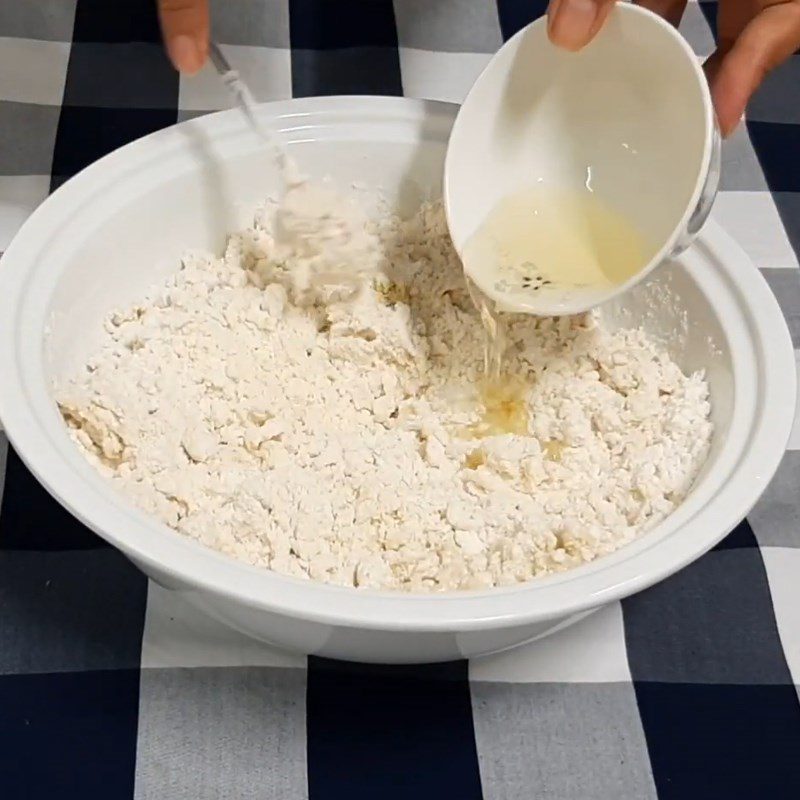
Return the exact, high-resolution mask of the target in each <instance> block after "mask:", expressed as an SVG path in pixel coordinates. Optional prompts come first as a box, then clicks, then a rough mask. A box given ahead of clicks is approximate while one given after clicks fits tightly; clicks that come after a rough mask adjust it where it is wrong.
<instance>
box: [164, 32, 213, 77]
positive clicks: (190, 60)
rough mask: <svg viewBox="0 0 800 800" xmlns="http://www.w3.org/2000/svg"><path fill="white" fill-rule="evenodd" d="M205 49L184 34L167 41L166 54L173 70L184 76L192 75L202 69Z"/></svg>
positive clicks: (195, 40)
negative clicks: (173, 67)
mask: <svg viewBox="0 0 800 800" xmlns="http://www.w3.org/2000/svg"><path fill="white" fill-rule="evenodd" d="M206 51H207V47H204V46H203V45H202V43H201V42H199V41H198V40H197V39H195V38H193V37H191V36H187V35H186V34H185V33H181V34H178V35H177V36H173V37H172V38H171V39H169V40H168V41H167V52H168V54H169V58H170V61H172V63H173V65H174V66H175V69H177V70H178V72H181V73H183V74H185V75H194V74H196V73H197V72H199V71H200V70H201V69H202V68H203V64H205V61H206Z"/></svg>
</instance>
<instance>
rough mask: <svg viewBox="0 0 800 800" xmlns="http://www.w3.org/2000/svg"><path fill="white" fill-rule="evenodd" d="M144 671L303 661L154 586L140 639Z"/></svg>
mask: <svg viewBox="0 0 800 800" xmlns="http://www.w3.org/2000/svg"><path fill="white" fill-rule="evenodd" d="M141 663H142V668H143V669H146V668H156V667H262V666H263V667H299V668H301V669H304V668H305V666H306V659H305V657H304V656H298V655H293V654H290V653H285V652H283V651H281V650H276V649H274V648H272V647H270V646H269V645H266V644H262V643H261V642H258V641H256V640H255V639H251V638H250V637H249V636H245V635H244V634H242V633H238V632H237V631H235V630H233V628H229V627H227V626H226V625H223V624H222V623H221V622H217V621H216V620H213V619H212V618H211V617H209V616H207V615H206V614H205V613H204V612H202V611H200V610H199V609H196V608H195V607H194V606H192V605H190V604H189V603H188V602H187V601H186V600H185V599H184V598H183V597H181V596H180V595H179V594H178V593H177V592H172V591H169V590H168V589H164V588H162V587H160V586H158V585H157V584H155V583H153V582H152V581H151V582H150V584H149V585H148V591H147V612H146V616H145V624H144V634H143V636H142V662H141Z"/></svg>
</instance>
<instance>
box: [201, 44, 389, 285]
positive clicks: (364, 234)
mask: <svg viewBox="0 0 800 800" xmlns="http://www.w3.org/2000/svg"><path fill="white" fill-rule="evenodd" d="M209 57H210V59H211V63H212V64H213V65H214V68H215V69H216V70H217V72H218V73H219V76H220V78H221V79H222V82H223V83H224V84H225V86H226V88H227V89H228V92H229V93H230V95H231V98H232V99H233V102H234V105H235V106H236V107H237V108H238V109H239V110H240V111H241V112H242V114H243V115H244V116H245V118H246V119H247V123H248V125H249V126H250V128H251V129H252V130H253V131H254V132H255V133H256V134H257V135H258V136H259V137H260V138H261V139H263V140H264V141H265V142H266V143H267V145H268V146H269V148H270V149H271V150H272V152H273V153H274V156H275V159H276V161H277V163H278V166H279V168H280V172H281V177H282V178H283V184H284V186H283V189H284V191H283V197H282V198H281V202H280V203H279V204H278V209H277V212H276V215H275V223H276V224H275V234H276V241H277V243H278V244H279V245H281V246H282V247H284V248H285V249H286V251H287V254H290V255H292V256H294V258H292V262H293V266H294V269H293V270H292V276H291V277H292V282H293V285H294V288H295V290H296V291H297V292H298V293H300V294H302V293H305V292H307V291H308V290H310V289H312V288H313V287H314V286H317V287H319V286H330V285H337V286H344V287H346V288H348V289H350V290H351V292H352V293H355V292H357V291H358V290H359V289H360V288H361V286H362V285H363V284H364V281H365V278H366V277H367V276H368V275H369V276H371V275H372V274H373V273H374V272H375V270H376V269H377V255H376V254H377V247H376V242H375V237H374V236H372V235H371V234H370V233H368V231H367V218H366V217H365V215H364V214H363V212H362V211H361V210H360V209H359V208H358V207H357V205H356V204H355V203H354V202H353V200H352V199H351V198H348V197H345V196H343V195H342V194H341V193H340V192H338V191H336V189H334V188H333V186H331V185H330V184H329V183H316V182H312V181H310V180H309V178H308V176H307V175H304V174H303V173H302V172H301V171H300V169H299V167H298V166H297V163H296V162H295V161H294V159H293V158H292V157H291V156H290V155H289V154H288V153H287V152H286V149H285V148H284V147H283V146H281V145H280V144H279V142H278V141H277V140H276V138H275V136H274V135H273V134H272V132H271V131H269V130H268V129H267V128H265V127H264V126H263V125H262V124H261V122H260V121H259V119H258V115H257V114H256V113H255V101H254V99H253V95H252V93H251V92H250V89H249V88H248V86H247V84H246V83H245V82H244V81H243V80H242V78H241V77H240V75H239V73H238V71H237V70H235V69H233V67H232V66H231V65H230V63H229V62H228V59H227V58H225V56H224V54H223V53H222V50H221V49H220V47H219V45H218V44H216V42H211V44H210V47H209Z"/></svg>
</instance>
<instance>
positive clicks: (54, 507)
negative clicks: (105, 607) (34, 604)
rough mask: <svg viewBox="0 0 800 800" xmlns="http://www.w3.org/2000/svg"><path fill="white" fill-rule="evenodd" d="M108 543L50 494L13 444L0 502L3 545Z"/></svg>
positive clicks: (64, 546) (33, 547)
mask: <svg viewBox="0 0 800 800" xmlns="http://www.w3.org/2000/svg"><path fill="white" fill-rule="evenodd" d="M107 546H108V545H107V544H106V543H105V542H104V541H103V540H102V539H101V538H100V537H99V536H95V534H94V533H92V532H91V531H90V530H89V529H88V528H87V527H85V526H84V525H82V524H81V523H80V522H78V520H77V519H75V517H73V516H72V514H70V513H69V512H68V511H66V510H65V509H64V508H63V507H62V506H61V505H60V504H59V503H58V502H57V501H56V500H55V499H53V498H52V497H51V496H50V495H49V494H48V492H47V491H46V490H45V489H44V488H43V487H42V485H41V484H40V483H39V481H37V480H36V478H34V477H33V475H32V474H31V473H30V472H29V471H28V468H27V467H26V466H25V465H24V464H23V463H22V461H21V460H20V458H19V456H17V454H16V453H15V452H14V451H13V450H12V449H11V448H10V447H9V449H8V459H7V461H6V482H5V490H4V491H3V503H2V506H0V549H3V550H80V549H85V548H93V547H107Z"/></svg>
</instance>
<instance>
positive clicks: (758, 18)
mask: <svg viewBox="0 0 800 800" xmlns="http://www.w3.org/2000/svg"><path fill="white" fill-rule="evenodd" d="M614 2H615V0H551V2H550V7H549V9H548V12H547V14H548V33H549V35H550V39H551V40H552V41H553V42H554V43H555V44H557V45H559V46H561V47H564V48H566V49H567V50H580V49H581V48H582V47H584V46H585V45H587V44H588V43H589V42H590V41H591V40H592V38H593V37H594V36H595V34H597V32H598V31H599V30H600V28H602V26H603V23H604V22H605V20H606V17H607V16H608V14H609V12H610V11H611V9H612V8H613V6H614ZM637 4H638V5H641V6H644V7H645V8H649V9H650V10H651V11H655V13H656V14H659V15H660V16H662V17H664V18H665V19H667V20H668V21H669V22H671V23H672V24H673V25H678V23H679V22H680V20H681V17H682V16H683V12H684V10H685V8H686V0H638V2H637ZM798 48H800V0H719V10H718V13H717V49H716V52H715V53H714V54H713V55H712V56H711V57H710V58H709V59H708V60H707V61H706V63H705V70H706V74H707V75H708V79H709V84H710V86H711V95H712V97H713V98H714V106H715V108H716V110H717V117H718V119H719V124H720V127H721V128H722V133H723V135H725V136H728V135H729V134H730V133H732V132H733V131H734V130H735V129H736V126H737V125H738V124H739V121H740V120H741V118H742V116H743V115H744V112H745V108H746V107H747V103H748V101H749V100H750V98H751V96H752V95H753V93H754V92H755V90H756V89H757V88H758V87H759V85H760V84H761V82H762V81H763V80H764V78H765V77H766V75H767V74H768V73H769V72H770V70H772V69H774V68H775V67H777V66H778V65H779V64H781V63H782V62H784V61H786V59H788V58H789V56H791V55H792V53H794V51H795V50H797V49H798Z"/></svg>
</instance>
